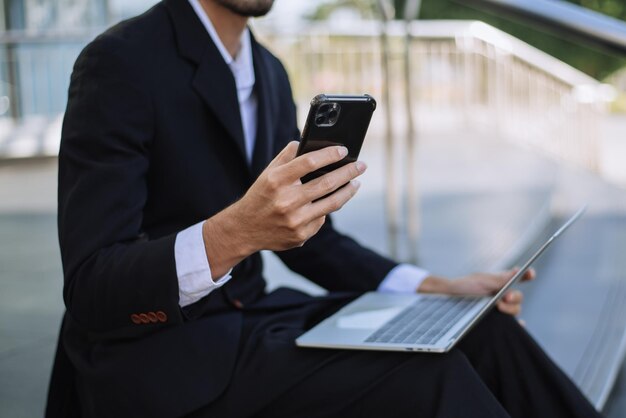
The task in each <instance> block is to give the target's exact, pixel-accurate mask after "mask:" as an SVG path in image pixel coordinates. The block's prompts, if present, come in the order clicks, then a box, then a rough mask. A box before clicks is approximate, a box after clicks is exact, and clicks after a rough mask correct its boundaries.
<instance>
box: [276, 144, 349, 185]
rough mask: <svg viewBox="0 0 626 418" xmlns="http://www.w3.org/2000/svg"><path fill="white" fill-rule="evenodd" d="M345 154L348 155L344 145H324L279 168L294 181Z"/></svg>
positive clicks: (334, 161)
mask: <svg viewBox="0 0 626 418" xmlns="http://www.w3.org/2000/svg"><path fill="white" fill-rule="evenodd" d="M346 155H348V149H347V148H346V147H342V146H332V147H326V148H322V149H319V150H317V151H311V152H307V153H306V154H303V155H300V156H299V157H296V158H294V159H292V160H291V161H289V162H288V163H286V164H285V165H284V166H283V167H282V168H281V170H284V174H285V177H286V178H287V180H291V181H295V180H297V179H299V178H301V177H303V176H305V175H306V174H309V173H310V172H312V171H315V170H317V169H318V168H322V167H326V166H327V165H329V164H332V163H336V162H337V161H341V160H343V159H344V157H345V156H346Z"/></svg>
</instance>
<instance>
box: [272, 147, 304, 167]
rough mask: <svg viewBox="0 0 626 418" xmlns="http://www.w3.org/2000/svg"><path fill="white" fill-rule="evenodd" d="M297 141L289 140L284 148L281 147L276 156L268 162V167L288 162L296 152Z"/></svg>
mask: <svg viewBox="0 0 626 418" xmlns="http://www.w3.org/2000/svg"><path fill="white" fill-rule="evenodd" d="M298 145H299V142H298V141H290V142H289V143H288V144H287V146H286V147H285V148H283V149H282V150H281V151H280V152H279V153H278V155H277V156H276V157H274V159H273V160H272V162H271V163H269V165H268V167H277V166H281V165H283V164H286V163H288V162H289V161H291V160H293V159H294V158H295V157H296V153H297V152H298Z"/></svg>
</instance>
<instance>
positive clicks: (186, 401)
mask: <svg viewBox="0 0 626 418" xmlns="http://www.w3.org/2000/svg"><path fill="white" fill-rule="evenodd" d="M252 49H253V60H254V67H255V74H256V85H255V89H256V93H257V95H258V100H259V106H258V111H259V114H258V129H257V132H258V133H257V139H256V147H255V150H254V156H253V162H252V165H251V166H249V165H248V164H247V163H246V159H245V152H244V140H243V129H242V126H241V118H240V113H239V106H238V101H237V96H236V88H235V82H234V78H233V76H232V73H231V72H230V69H229V68H228V66H227V65H226V63H225V62H224V61H223V59H222V57H221V55H220V54H219V51H218V50H217V48H216V47H215V45H214V44H213V43H212V41H211V38H210V36H209V35H208V33H207V32H206V30H205V28H204V27H203V26H202V24H201V23H200V21H199V20H198V18H197V16H196V15H195V13H194V11H193V10H192V9H191V7H190V5H189V3H188V1H187V0H165V1H164V2H162V3H160V4H158V5H156V6H155V7H153V8H152V9H150V10H149V11H147V12H146V13H144V14H143V15H141V16H138V17H136V18H134V19H131V20H128V21H126V22H123V23H121V24H119V25H117V26H115V27H113V28H111V29H110V30H108V31H107V32H105V33H104V34H102V35H100V36H99V37H98V38H96V39H95V40H94V41H93V42H91V43H90V44H89V45H88V46H87V47H86V48H85V49H84V51H83V52H82V53H81V54H80V56H79V58H78V59H77V61H76V64H75V66H74V71H73V74H72V79H71V84H70V89H69V102H68V106H67V112H66V116H65V120H64V124H63V134H62V141H61V151H60V155H59V218H58V225H59V240H60V245H61V253H62V259H63V268H64V278H65V286H64V300H65V304H66V307H67V313H66V315H65V318H64V321H63V326H62V331H61V337H60V340H59V347H58V352H57V359H56V362H55V367H54V371H53V376H52V380H51V387H50V393H49V401H48V415H49V416H68V414H70V412H69V411H70V410H71V409H72V408H75V407H76V405H77V403H79V404H80V409H81V411H82V415H86V416H115V417H123V416H129V417H131V416H132V417H137V416H150V417H174V416H179V415H181V414H184V413H186V412H189V411H191V410H194V409H196V408H198V407H200V406H202V405H204V404H207V403H209V402H211V400H212V399H214V398H215V397H217V396H218V395H219V394H220V393H222V391H223V390H224V389H225V387H226V385H227V384H228V382H229V378H230V374H231V371H232V368H233V364H234V362H235V360H236V352H237V346H238V343H239V332H240V324H241V318H242V309H243V310H245V309H246V308H247V307H248V306H254V305H255V302H256V301H258V300H259V299H260V298H261V297H263V295H264V288H265V281H264V279H263V277H262V262H261V257H260V255H259V254H254V255H252V256H250V257H248V258H247V259H245V260H244V261H242V262H241V263H240V264H239V265H237V266H236V267H235V269H234V270H233V273H232V276H233V278H232V280H231V281H230V282H229V283H228V284H227V285H225V286H224V287H222V288H221V289H219V290H215V291H214V292H212V293H211V294H210V295H209V296H207V297H205V298H204V299H202V300H200V301H199V302H197V303H195V304H194V305H192V306H189V307H186V308H183V309H181V308H180V306H179V304H178V279H177V275H176V265H175V259H174V242H175V239H176V234H177V233H178V232H179V231H181V230H182V229H184V228H186V227H188V226H190V225H193V224H194V223H197V222H200V221H202V220H203V219H206V218H208V217H210V216H212V215H214V214H215V213H217V212H218V211H220V210H222V209H223V208H225V207H226V206H228V205H229V204H231V203H233V202H234V201H236V200H237V199H238V198H240V197H241V196H243V195H244V193H245V192H246V190H247V189H248V187H249V186H250V185H251V184H252V182H253V181H254V179H255V178H256V177H257V176H258V174H259V173H260V172H261V171H262V170H263V168H264V167H265V166H266V165H267V164H268V163H269V161H270V160H271V159H272V158H273V156H274V155H276V154H277V153H278V152H279V151H280V150H281V149H282V148H283V147H284V146H285V145H286V144H287V142H288V141H290V140H294V139H297V138H298V130H297V126H296V112H295V106H294V104H293V100H292V97H291V89H290V86H289V81H288V78H287V74H286V72H285V70H284V68H283V66H282V65H281V63H280V62H279V61H278V60H277V59H276V58H275V57H274V56H273V55H272V54H270V53H269V52H268V51H267V50H266V49H265V48H263V47H262V46H261V45H259V44H258V43H257V42H256V41H254V40H253V42H252ZM278 256H279V257H280V258H281V259H282V260H283V261H284V262H285V263H286V264H287V266H288V267H289V268H291V269H292V270H294V271H296V272H298V273H300V274H302V275H304V276H306V277H308V278H310V279H311V280H313V281H315V282H316V283H318V284H320V285H321V286H323V287H325V288H327V289H329V290H331V291H334V290H352V291H366V290H371V289H374V288H376V287H377V285H378V284H379V282H380V281H381V280H382V278H383V277H384V276H385V275H386V274H387V273H388V272H389V270H390V269H391V268H393V267H394V266H395V263H394V262H392V261H390V260H388V259H386V258H383V257H381V256H379V255H376V254H375V253H373V252H371V251H369V250H367V249H365V248H363V247H361V246H360V245H358V244H357V243H356V242H355V241H353V240H352V239H350V238H348V237H346V236H344V235H341V234H339V233H338V232H336V231H335V230H334V229H333V227H332V224H331V222H330V221H328V222H327V223H326V224H325V225H324V226H323V227H322V229H321V230H320V232H319V233H318V234H317V235H316V236H315V237H313V238H312V239H310V240H309V241H308V242H307V244H306V245H305V246H303V247H302V248H299V249H294V250H290V251H285V252H281V253H279V254H278ZM301 302H303V300H301V296H296V293H295V292H294V293H286V294H285V296H284V297H282V298H276V299H275V300H274V302H273V304H274V305H275V306H280V305H281V304H284V305H289V304H297V303H301ZM242 306H243V308H242ZM63 411H65V412H63Z"/></svg>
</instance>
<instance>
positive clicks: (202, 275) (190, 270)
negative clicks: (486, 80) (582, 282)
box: [174, 0, 429, 306]
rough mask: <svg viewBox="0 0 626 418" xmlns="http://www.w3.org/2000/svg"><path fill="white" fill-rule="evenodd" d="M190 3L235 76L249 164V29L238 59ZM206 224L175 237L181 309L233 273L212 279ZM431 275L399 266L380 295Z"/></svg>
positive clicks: (252, 115) (253, 103) (411, 287)
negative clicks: (206, 249) (204, 237)
mask: <svg viewBox="0 0 626 418" xmlns="http://www.w3.org/2000/svg"><path fill="white" fill-rule="evenodd" d="M188 1H189V3H190V4H191V6H192V7H193V9H194V11H195V12H196V14H197V15H198V18H199V19H200V21H201V22H202V24H203V25H204V27H205V28H206V30H207V32H208V33H209V35H210V36H211V39H212V40H213V42H214V43H215V45H216V46H217V49H218V50H219V51H220V54H221V55H222V58H224V61H225V62H226V64H227V65H228V67H229V68H230V69H231V71H232V72H233V76H234V78H235V84H236V86H237V97H238V99H239V109H240V113H241V123H242V126H243V134H244V139H245V144H246V157H247V159H248V163H250V162H251V161H252V153H253V151H254V143H255V140H256V126H257V124H256V122H257V107H258V100H257V97H256V93H255V92H254V83H255V77H254V65H253V62H252V46H251V42H250V31H249V30H248V29H247V28H246V29H245V31H244V32H243V34H242V36H241V47H240V49H239V52H238V53H237V56H236V57H234V58H233V57H232V56H231V55H230V54H229V53H228V51H227V50H226V48H225V47H224V44H223V43H222V41H221V39H220V38H219V36H218V34H217V32H216V31H215V27H214V26H213V24H212V23H211V19H209V17H208V15H207V14H206V13H205V12H204V10H203V9H202V6H201V5H200V3H199V1H198V0H188ZM203 224H204V221H203V222H199V223H197V224H195V225H193V226H191V227H189V228H187V229H185V230H183V231H181V232H179V233H178V235H177V236H176V242H175V244H174V257H175V261H176V274H177V276H178V289H179V297H180V299H179V304H180V306H187V305H190V304H192V303H194V302H196V301H198V300H200V299H202V298H203V297H204V296H206V295H208V294H209V293H211V291H213V290H214V289H217V288H219V287H221V286H223V285H224V284H225V283H227V282H228V281H229V280H230V279H231V276H230V272H228V274H226V275H225V276H223V277H221V278H220V279H219V280H217V281H214V280H213V279H212V275H211V267H210V265H209V261H208V259H207V256H206V251H205V248H204V239H203V237H202V225H203ZM428 274H429V273H428V272H427V271H426V270H423V269H421V268H419V267H416V266H412V265H410V264H400V265H398V266H396V267H395V268H394V269H393V270H391V271H390V272H389V273H388V274H387V276H386V277H385V278H384V279H383V281H382V282H381V283H380V285H379V287H378V291H380V292H415V291H416V289H417V288H418V287H419V285H420V284H421V283H422V281H423V280H424V279H425V278H426V276H428Z"/></svg>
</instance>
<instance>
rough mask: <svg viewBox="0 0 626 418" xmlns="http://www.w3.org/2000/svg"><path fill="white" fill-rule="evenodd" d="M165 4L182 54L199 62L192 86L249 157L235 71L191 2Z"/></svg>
mask: <svg viewBox="0 0 626 418" xmlns="http://www.w3.org/2000/svg"><path fill="white" fill-rule="evenodd" d="M165 5H166V7H167V8H168V10H169V12H170V14H171V16H172V22H173V25H174V29H175V31H176V39H177V43H178V48H179V51H180V53H181V55H183V56H184V57H185V58H187V59H189V60H191V61H193V62H195V63H196V64H197V65H198V68H197V70H196V73H195V76H194V78H193V80H192V87H193V89H194V90H195V91H196V92H197V93H198V95H200V97H201V98H202V100H203V101H204V102H205V103H206V105H207V106H208V107H209V108H210V109H211V111H212V112H213V114H215V116H216V119H217V120H218V121H219V122H220V124H221V125H222V126H223V127H224V129H225V130H226V132H227V133H228V134H229V136H230V137H231V139H232V140H234V141H235V143H236V145H237V148H238V150H239V154H240V155H241V157H242V158H243V159H244V161H246V148H245V142H244V136H243V127H242V125H241V115H240V112H239V101H238V99H237V87H236V85H235V78H234V77H233V73H232V72H231V70H230V68H229V67H228V65H227V64H226V62H225V61H224V58H223V57H222V55H221V54H220V52H219V50H218V49H217V47H216V46H215V44H214V43H213V40H212V39H211V36H210V35H209V34H208V32H207V31H206V28H205V27H204V26H203V25H202V23H201V22H200V20H199V19H198V16H197V15H196V13H195V12H194V10H193V9H192V8H191V5H190V4H189V2H188V1H186V0H165Z"/></svg>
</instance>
